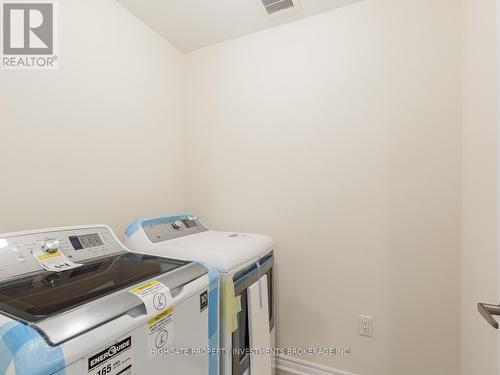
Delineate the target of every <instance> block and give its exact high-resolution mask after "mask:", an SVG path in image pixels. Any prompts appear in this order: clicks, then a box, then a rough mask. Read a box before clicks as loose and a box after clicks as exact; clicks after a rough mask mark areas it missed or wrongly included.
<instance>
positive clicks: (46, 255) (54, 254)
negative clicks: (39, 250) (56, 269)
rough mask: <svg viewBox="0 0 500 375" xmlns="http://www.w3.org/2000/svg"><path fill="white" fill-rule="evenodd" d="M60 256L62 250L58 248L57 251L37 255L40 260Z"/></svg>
mask: <svg viewBox="0 0 500 375" xmlns="http://www.w3.org/2000/svg"><path fill="white" fill-rule="evenodd" d="M60 256H61V252H60V251H59V250H58V251H56V252H55V253H47V254H43V255H39V256H37V258H38V260H47V259H51V258H56V257H60Z"/></svg>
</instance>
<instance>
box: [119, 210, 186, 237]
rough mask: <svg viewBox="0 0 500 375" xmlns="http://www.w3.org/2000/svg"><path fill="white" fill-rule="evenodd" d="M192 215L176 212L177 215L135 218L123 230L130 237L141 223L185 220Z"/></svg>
mask: <svg viewBox="0 0 500 375" xmlns="http://www.w3.org/2000/svg"><path fill="white" fill-rule="evenodd" d="M191 216H194V215H190V214H178V215H171V216H157V217H150V218H147V219H141V220H136V221H135V222H133V223H132V224H130V225H129V226H128V227H127V229H126V230H125V235H126V236H127V237H132V236H133V235H134V234H135V232H137V231H138V230H139V229H141V227H142V226H143V225H158V224H168V223H170V222H172V221H176V220H185V219H187V218H188V217H191Z"/></svg>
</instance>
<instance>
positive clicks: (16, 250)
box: [12, 246, 21, 253]
mask: <svg viewBox="0 0 500 375" xmlns="http://www.w3.org/2000/svg"><path fill="white" fill-rule="evenodd" d="M12 251H13V252H15V253H18V252H20V251H21V248H20V247H19V246H12Z"/></svg>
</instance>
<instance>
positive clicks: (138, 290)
mask: <svg viewBox="0 0 500 375" xmlns="http://www.w3.org/2000/svg"><path fill="white" fill-rule="evenodd" d="M158 284H159V282H158V281H150V282H149V283H146V284H143V285H141V286H138V287H137V288H134V289H132V290H131V292H132V293H134V294H137V293H140V292H142V291H143V290H145V289H148V288H151V287H153V286H155V285H158Z"/></svg>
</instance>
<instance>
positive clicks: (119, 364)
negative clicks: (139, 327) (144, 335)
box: [84, 336, 133, 375]
mask: <svg viewBox="0 0 500 375" xmlns="http://www.w3.org/2000/svg"><path fill="white" fill-rule="evenodd" d="M132 362H133V360H132V337H131V336H129V337H127V338H126V339H123V340H121V341H119V342H116V343H114V344H111V345H109V346H107V347H106V348H104V349H101V350H99V351H98V352H97V353H95V354H92V355H90V356H88V357H86V358H85V362H84V363H86V366H87V374H89V375H132Z"/></svg>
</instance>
